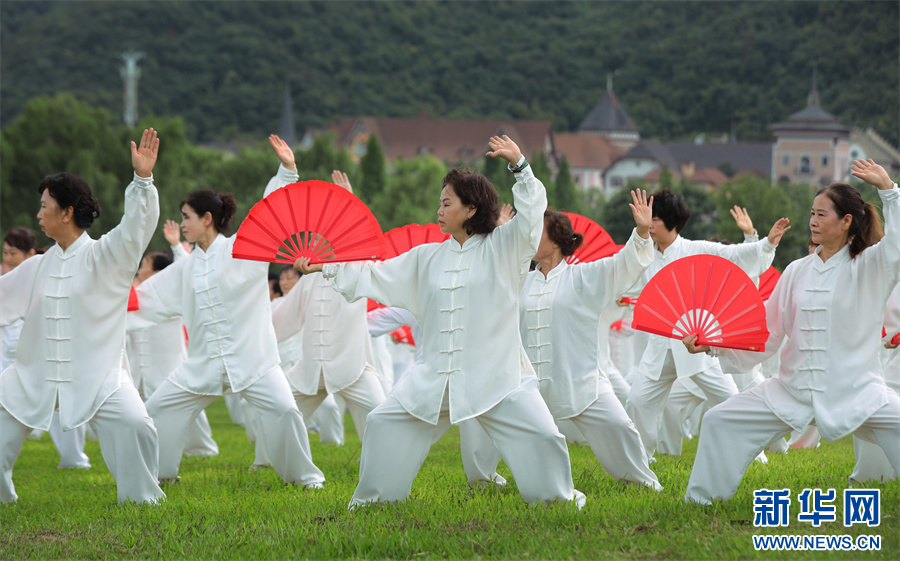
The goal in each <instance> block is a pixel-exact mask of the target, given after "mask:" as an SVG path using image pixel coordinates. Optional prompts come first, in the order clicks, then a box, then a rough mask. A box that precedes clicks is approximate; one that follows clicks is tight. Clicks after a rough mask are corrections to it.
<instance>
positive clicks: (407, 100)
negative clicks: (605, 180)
mask: <svg viewBox="0 0 900 561" xmlns="http://www.w3.org/2000/svg"><path fill="white" fill-rule="evenodd" d="M898 10H900V9H898V3H897V2H224V1H223V2H200V1H194V2H175V1H163V2H151V1H140V2H85V1H79V2H37V1H30V2H17V1H3V2H2V3H0V25H2V28H0V33H2V35H0V77H2V80H0V99H2V104H0V126H5V125H7V124H9V123H10V122H11V120H12V119H14V118H15V117H16V116H17V115H18V114H19V112H20V111H21V110H22V108H23V106H24V104H25V103H26V101H27V100H29V99H31V98H33V97H35V96H39V95H54V94H56V93H59V92H64V91H67V92H71V93H73V94H74V95H75V96H77V97H78V98H79V99H82V100H84V101H86V102H88V103H89V104H90V105H92V106H94V107H104V108H106V109H107V110H109V111H110V113H111V114H113V115H120V114H121V111H122V83H121V79H120V78H119V67H120V66H121V63H120V61H119V60H117V58H116V53H118V52H121V51H124V50H126V49H129V48H132V49H134V50H137V51H141V52H143V53H145V55H146V58H145V59H144V60H142V61H141V63H140V66H141V69H142V73H143V74H142V78H141V81H140V89H139V112H140V114H141V115H143V116H147V115H150V114H153V115H165V116H170V117H174V116H181V117H183V118H184V121H185V126H186V131H187V134H188V136H189V138H190V139H191V140H193V141H195V142H206V141H221V140H230V139H234V138H238V137H244V138H247V137H252V138H259V137H260V135H262V134H263V133H266V132H270V131H272V130H275V129H277V126H278V122H279V115H280V112H281V105H282V96H283V91H284V84H285V82H287V83H289V84H290V85H291V87H292V88H293V107H294V111H295V116H296V119H297V128H298V132H300V131H302V130H303V128H305V127H307V126H321V125H323V124H325V123H327V122H330V121H334V120H336V119H339V118H341V117H343V116H353V115H373V116H398V117H402V116H407V117H411V116H416V115H418V114H419V113H420V112H421V111H423V110H424V111H425V112H427V114H428V115H429V116H431V117H447V118H530V119H539V118H549V119H552V120H553V122H554V127H555V128H556V130H560V131H566V130H573V129H575V128H576V127H577V126H578V125H579V123H580V122H581V120H582V119H583V118H584V117H585V116H586V115H587V113H588V112H589V111H590V110H591V108H592V107H593V106H594V105H595V104H596V103H597V101H598V100H599V99H600V97H601V96H602V94H603V92H604V91H605V89H606V81H607V74H608V73H610V72H613V73H615V78H614V89H615V92H616V94H617V95H618V97H619V99H620V101H621V102H622V104H623V105H624V106H625V108H626V110H627V111H628V112H629V113H630V115H631V117H632V118H633V119H634V121H635V122H636V123H637V125H638V126H639V127H640V129H641V131H642V134H643V135H644V136H645V137H655V138H658V139H661V140H671V139H685V138H690V137H691V136H693V135H694V134H696V133H698V132H703V131H710V132H711V131H728V130H730V129H731V127H732V124H733V125H734V127H735V130H736V132H737V134H738V137H739V138H740V139H742V140H754V139H768V138H771V135H770V134H769V132H768V130H767V129H766V126H767V125H768V124H771V123H775V122H777V121H780V120H782V119H784V118H785V117H786V116H787V115H788V114H790V113H791V112H794V111H797V110H799V109H801V108H803V107H804V106H805V103H806V95H807V93H808V91H809V86H810V76H811V73H812V68H813V65H816V66H817V68H818V76H819V90H820V92H821V100H822V106H823V107H824V108H825V109H826V110H827V111H829V112H830V113H832V114H834V115H835V116H837V117H838V118H839V119H840V120H841V121H842V122H843V123H845V124H848V125H859V126H863V127H865V126H873V127H874V128H875V129H876V130H877V131H878V132H879V133H881V134H882V135H883V136H884V137H885V138H887V139H888V140H889V141H890V142H891V143H892V144H894V145H897V144H898V143H900V138H898V120H900V119H898V107H900V95H898V83H900V76H898V65H897V61H898V58H900V39H898V21H900V13H898Z"/></svg>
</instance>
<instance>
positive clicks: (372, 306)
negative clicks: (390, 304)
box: [366, 298, 387, 313]
mask: <svg viewBox="0 0 900 561" xmlns="http://www.w3.org/2000/svg"><path fill="white" fill-rule="evenodd" d="M386 307H387V306H385V305H384V304H379V303H378V302H376V301H375V300H372V299H371V298H366V313H369V312H371V311H372V310H377V309H378V308H386Z"/></svg>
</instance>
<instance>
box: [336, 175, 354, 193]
mask: <svg viewBox="0 0 900 561" xmlns="http://www.w3.org/2000/svg"><path fill="white" fill-rule="evenodd" d="M331 182H332V183H334V184H335V185H340V186H341V187H343V188H344V189H346V190H348V191H350V192H351V193H352V192H353V186H352V185H350V179H349V178H347V174H346V173H344V172H342V171H340V170H337V169H336V170H334V171H333V172H331Z"/></svg>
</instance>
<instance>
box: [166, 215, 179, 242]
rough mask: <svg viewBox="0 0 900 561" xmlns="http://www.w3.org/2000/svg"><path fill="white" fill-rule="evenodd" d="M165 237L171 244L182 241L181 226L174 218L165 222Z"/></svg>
mask: <svg viewBox="0 0 900 561" xmlns="http://www.w3.org/2000/svg"><path fill="white" fill-rule="evenodd" d="M163 237H164V238H166V241H167V242H169V245H170V246H173V247H174V246H176V245H178V244H179V243H181V226H179V225H178V222H175V221H174V220H166V223H165V224H163Z"/></svg>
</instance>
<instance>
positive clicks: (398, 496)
mask: <svg viewBox="0 0 900 561" xmlns="http://www.w3.org/2000/svg"><path fill="white" fill-rule="evenodd" d="M476 419H477V420H478V422H479V423H481V426H482V427H483V428H484V430H485V431H486V432H487V434H488V436H490V438H491V440H492V441H493V442H494V444H495V445H496V446H497V449H498V450H499V451H500V455H501V457H502V458H503V460H504V461H505V462H506V465H507V466H508V467H509V469H510V471H512V474H513V477H514V478H515V480H516V484H517V486H518V488H519V492H520V493H521V494H522V498H523V499H525V502H528V503H534V502H539V501H574V502H575V504H576V505H577V506H578V508H581V507H582V506H583V505H584V503H585V500H586V498H585V496H584V494H583V493H581V492H580V491H578V490H576V489H575V487H574V485H573V484H572V467H571V465H570V463H569V450H568V448H567V447H566V440H565V438H563V436H562V435H561V434H559V431H557V430H556V425H554V424H553V417H552V416H551V415H550V411H549V410H548V409H547V405H546V404H545V403H544V400H543V398H541V394H540V392H539V391H538V388H537V378H534V377H529V378H527V379H526V380H525V381H523V383H522V385H521V386H519V388H518V389H516V390H515V391H513V392H512V393H511V394H510V395H508V396H506V397H505V398H504V399H503V400H502V401H501V402H500V403H498V404H497V405H495V406H494V407H493V408H492V409H490V410H489V411H487V412H485V413H484V414H482V415H480V416H479V417H476ZM449 428H450V410H449V398H448V395H447V394H446V393H445V395H444V401H443V403H442V405H441V414H440V418H439V420H438V423H437V425H432V424H430V423H426V422H425V421H422V420H420V419H417V418H415V417H413V416H412V415H410V414H409V413H408V412H407V411H406V410H405V409H403V407H402V406H401V405H400V402H398V401H397V399H396V398H395V397H394V396H393V395H391V396H390V397H388V398H387V399H386V400H385V401H384V403H382V404H381V405H379V406H378V407H376V408H375V410H373V411H372V413H370V414H369V418H368V421H367V423H366V437H365V439H364V440H363V445H362V458H361V460H360V466H359V485H358V486H357V487H356V491H354V493H353V499H352V500H351V501H350V508H354V507H355V506H358V505H364V504H366V503H370V502H378V501H387V502H392V501H404V500H406V498H407V497H409V493H410V489H411V488H412V482H413V480H414V479H415V477H416V474H417V473H418V472H419V468H421V467H422V463H423V462H424V461H425V458H426V457H427V456H428V450H429V449H430V448H431V445H432V443H434V442H436V441H437V440H438V439H439V438H440V437H441V436H443V434H444V433H446V432H447V429H449Z"/></svg>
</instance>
